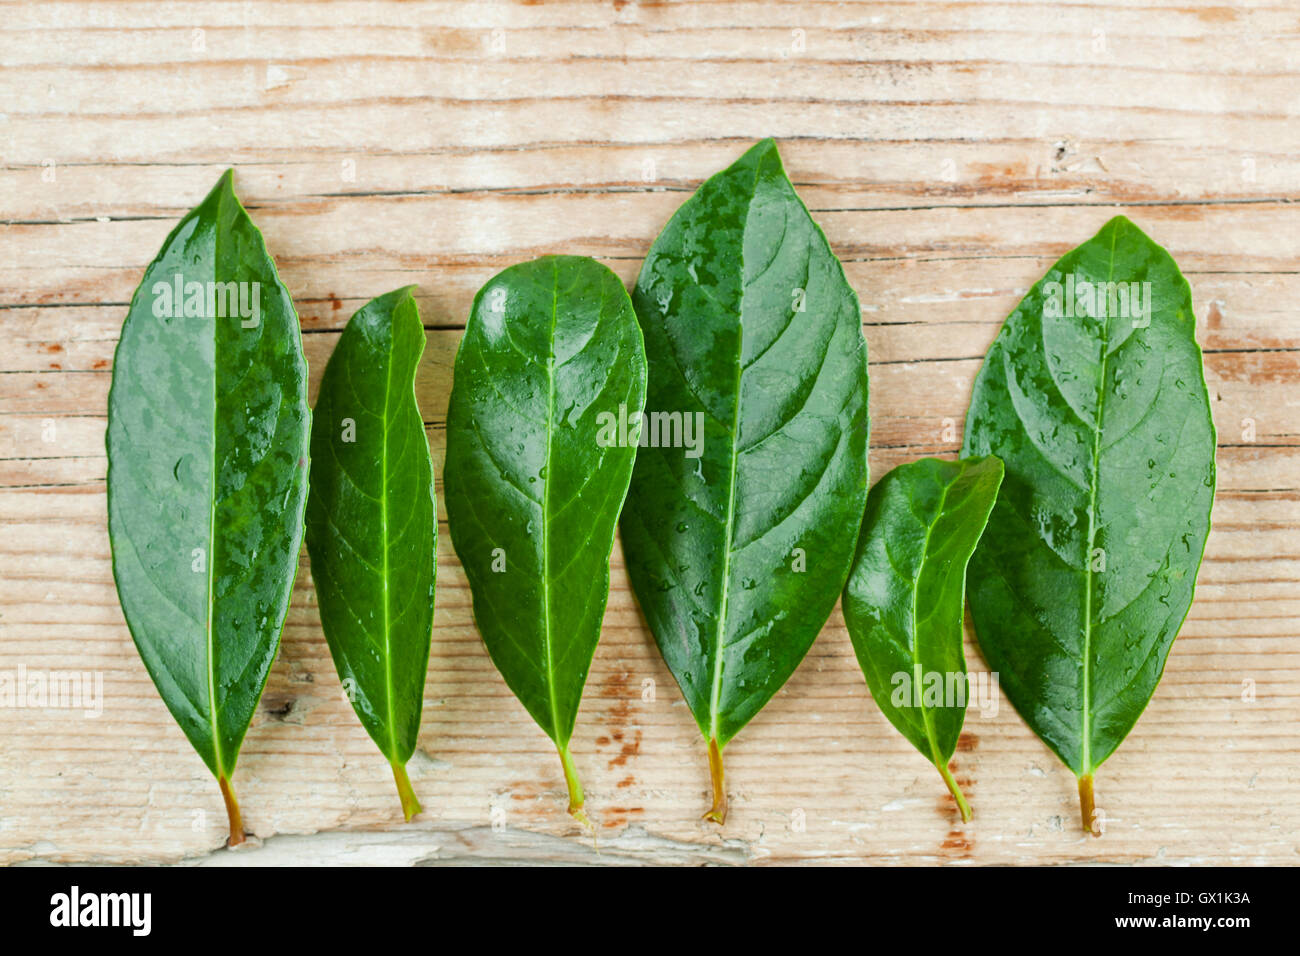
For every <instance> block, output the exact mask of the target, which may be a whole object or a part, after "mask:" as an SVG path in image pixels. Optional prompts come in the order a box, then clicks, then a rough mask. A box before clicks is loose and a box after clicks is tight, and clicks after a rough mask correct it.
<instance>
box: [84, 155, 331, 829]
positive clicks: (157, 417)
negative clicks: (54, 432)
mask: <svg viewBox="0 0 1300 956" xmlns="http://www.w3.org/2000/svg"><path fill="white" fill-rule="evenodd" d="M178 288H179V290H180V292H179V294H178V293H177V289H178ZM309 422H310V413H309V412H308V410H307V369H306V363H305V362H304V360H303V354H302V338H301V334H300V332H299V328H298V316H297V313H296V312H295V311H294V308H293V302H292V301H291V300H290V298H289V293H288V291H287V290H286V289H285V287H284V286H283V285H282V284H281V282H280V279H279V277H278V276H277V275H276V271H275V264H274V263H273V262H272V261H271V257H270V256H269V255H267V252H266V246H265V244H264V243H263V241H262V235H261V233H260V232H258V230H257V227H256V226H254V225H253V223H252V220H250V219H249V218H248V214H247V213H246V212H245V211H244V209H243V207H242V206H241V205H240V204H239V200H238V199H236V198H235V193H234V190H233V188H232V186H231V174H230V172H227V173H226V174H225V175H223V176H222V177H221V179H220V180H219V181H218V182H217V185H216V187H215V188H214V189H213V190H212V192H211V193H209V194H208V197H207V198H206V199H204V200H203V202H202V203H200V204H199V205H198V207H196V208H195V209H194V210H193V211H192V212H190V213H189V214H188V215H186V216H185V218H184V219H182V220H181V221H180V223H179V225H177V226H176V228H175V229H174V230H172V233H171V235H170V236H168V237H167V241H166V242H165V243H163V247H162V251H161V252H159V254H158V257H157V258H156V259H155V260H154V261H153V262H152V263H151V264H150V266H149V268H148V269H147V270H146V271H145V274H144V279H143V281H141V283H140V286H139V288H138V289H136V291H135V295H134V297H133V298H132V300H131V308H130V311H129V312H128V313H127V317H126V321H125V323H124V324H123V326H122V337H121V340H120V341H119V343H118V346H117V352H116V355H115V357H114V360H113V387H112V391H111V392H110V393H109V397H108V434H107V440H106V444H107V449H108V526H109V539H110V541H111V543H112V548H113V575H114V578H115V579H116V581H117V591H118V596H119V598H120V600H121V603H122V610H123V612H124V614H125V615H126V621H127V624H128V625H129V626H130V629H131V635H132V637H133V638H134V639H135V643H136V647H138V648H139V650H140V656H141V657H142V658H143V659H144V663H145V666H146V667H147V668H148V670H149V674H150V676H152V677H153V681H154V683H155V684H156V685H157V687H158V691H159V693H160V694H161V695H162V698H163V701H164V702H165V703H166V704H167V707H168V709H169V710H170V711H171V712H172V716H173V717H175V718H176V721H177V723H179V724H180V725H181V729H182V730H183V731H185V735H186V736H187V737H188V738H189V740H190V743H192V744H193V745H194V749H195V750H197V751H198V753H199V756H200V757H202V758H203V762H204V763H206V764H207V765H208V768H209V769H210V770H211V771H212V773H213V774H214V775H215V776H216V777H217V781H218V783H219V785H220V787H221V791H222V794H223V796H224V797H225V799H226V809H227V811H228V812H229V814H230V823H231V834H230V842H231V843H232V844H234V843H238V842H240V841H241V840H242V839H243V829H242V824H241V822H240V818H239V806H238V803H237V802H236V801H235V797H234V792H233V790H231V788H230V775H231V773H232V772H233V771H234V769H235V761H236V759H237V758H238V756H239V746H240V743H241V742H242V741H243V739H244V734H245V733H246V732H247V730H248V724H249V721H250V720H251V719H252V717H253V711H254V710H255V709H256V707H257V701H258V699H259V698H260V697H261V695H262V688H263V686H264V685H265V683H266V678H267V674H268V673H269V672H270V669H271V663H272V662H273V661H274V660H275V655H276V650H277V648H278V647H279V643H280V630H281V627H282V626H283V624H284V616H285V611H286V610H287V608H288V606H289V595H290V592H291V591H292V589H293V579H294V574H295V573H296V571H297V567H298V549H299V546H300V545H301V543H302V530H303V524H302V514H303V499H304V498H305V496H306V493H307V442H308V430H309Z"/></svg>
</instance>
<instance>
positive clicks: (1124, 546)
mask: <svg viewBox="0 0 1300 956" xmlns="http://www.w3.org/2000/svg"><path fill="white" fill-rule="evenodd" d="M1108 283H1123V286H1122V287H1121V286H1118V285H1106V284H1108ZM1121 288H1123V290H1124V291H1125V293H1126V295H1125V297H1124V298H1123V299H1121V298H1120V297H1119V294H1118V292H1119V290H1120V289H1121ZM1112 292H1114V293H1115V295H1114V296H1113V297H1112V295H1111V293H1112ZM1214 441H1215V438H1214V425H1213V423H1212V421H1211V419H1210V401H1209V394H1208V392H1207V390H1206V387H1205V377H1204V373H1203V372H1202V367H1201V350H1200V348H1199V346H1198V345H1197V344H1196V320H1195V317H1194V316H1193V315H1192V296H1191V290H1190V289H1189V288H1188V286H1187V281H1186V280H1185V279H1184V278H1183V276H1182V274H1181V273H1180V272H1179V271H1178V266H1177V265H1176V264H1175V263H1174V261H1173V259H1172V258H1170V256H1169V254H1168V253H1167V252H1165V251H1164V250H1163V249H1162V248H1160V247H1159V246H1158V245H1156V244H1155V243H1154V242H1152V241H1151V240H1150V239H1149V238H1147V236H1145V235H1144V234H1143V233H1142V232H1141V230H1139V229H1138V228H1137V226H1135V225H1133V223H1131V222H1129V221H1128V220H1127V219H1125V218H1123V217H1122V216H1121V217H1116V218H1114V219H1112V220H1111V221H1110V222H1108V223H1107V224H1106V225H1105V226H1104V227H1103V228H1102V230H1101V232H1099V233H1097V235H1096V236H1095V237H1094V238H1092V239H1090V240H1089V241H1088V242H1085V243H1084V244H1083V245H1081V246H1079V247H1078V248H1077V249H1075V250H1073V251H1072V252H1070V253H1067V254H1066V255H1065V256H1064V257H1063V258H1062V259H1061V260H1060V261H1059V262H1057V263H1056V264H1055V265H1054V266H1052V268H1051V269H1050V270H1049V271H1048V273H1047V275H1046V276H1044V277H1043V279H1042V280H1041V281H1040V282H1039V283H1038V284H1037V285H1035V286H1034V287H1033V288H1032V289H1031V290H1030V291H1029V294H1028V295H1026V296H1025V298H1024V299H1023V300H1022V301H1021V303H1020V305H1019V306H1017V307H1016V310H1015V311H1014V312H1012V313H1011V315H1010V316H1009V317H1008V318H1007V320H1006V323H1005V324H1004V325H1003V326H1002V331H1001V332H1000V333H999V334H998V337H997V339H996V340H995V341H994V343H993V345H992V347H991V348H990V349H989V353H988V356H987V358H986V359H985V360H984V367H983V368H982V369H981V370H980V373H979V377H978V378H977V379H976V381H975V390H974V395H973V397H972V399H971V407H970V414H969V416H968V417H967V420H966V439H965V447H964V449H963V454H967V455H973V454H978V455H984V454H994V455H997V456H999V457H1000V458H1001V459H1002V460H1003V461H1004V462H1005V464H1006V479H1005V481H1004V482H1003V485H1002V493H1001V494H1000V495H999V497H998V502H997V505H996V506H995V508H994V510H993V515H992V517H991V518H990V520H989V525H988V530H986V531H985V533H984V537H983V538H982V539H981V541H980V545H979V547H978V549H976V552H975V556H974V558H973V559H972V561H971V565H970V571H969V575H968V578H969V580H968V585H969V593H970V606H971V614H972V617H973V619H974V623H975V631H976V634H977V635H978V639H979V643H980V647H981V649H982V650H983V652H984V656H985V658H986V659H987V661H988V663H989V666H990V667H991V668H992V669H993V670H994V671H996V672H998V673H999V674H1000V680H1001V686H1002V687H1003V689H1005V690H1006V692H1007V696H1008V697H1009V698H1010V699H1011V703H1012V704H1014V705H1015V707H1016V710H1018V711H1019V712H1020V715H1021V716H1022V717H1023V718H1024V719H1025V720H1026V722H1028V724H1029V726H1030V727H1031V728H1033V730H1034V732H1035V733H1036V734H1038V736H1039V737H1041V738H1042V739H1043V742H1044V743H1046V744H1047V746H1048V747H1050V748H1051V749H1052V750H1053V751H1054V752H1055V753H1056V755H1057V756H1058V757H1060V758H1061V760H1062V761H1063V762H1064V763H1065V765H1066V766H1067V767H1069V768H1070V769H1071V770H1072V771H1074V773H1075V774H1076V775H1077V776H1078V778H1079V794H1080V801H1081V810H1082V814H1083V825H1084V828H1085V829H1087V830H1093V831H1094V832H1096V830H1095V829H1094V822H1095V821H1094V812H1093V809H1094V808H1093V795H1092V781H1093V772H1094V771H1095V770H1096V769H1097V767H1098V766H1100V765H1101V763H1102V761H1104V760H1105V759H1106V758H1107V757H1108V756H1110V754H1111V753H1112V752H1114V750H1115V748H1116V747H1118V746H1119V744H1120V742H1121V741H1122V740H1123V739H1124V737H1125V736H1126V735H1127V734H1128V732H1129V731H1130V730H1131V729H1132V727H1133V725H1134V723H1136V722H1137V719H1138V717H1139V716H1140V715H1141V714H1142V711H1143V710H1144V709H1145V707H1146V705H1147V702H1148V701H1149V700H1150V698H1151V694H1152V693H1153V692H1154V691H1155V687H1156V684H1157V683H1158V682H1159V680H1160V675H1161V673H1162V672H1163V671H1164V666H1165V658H1166V657H1167V656H1168V654H1169V648H1170V646H1171V645H1172V643H1173V640H1174V638H1175V636H1177V634H1178V629H1179V628H1180V627H1181V626H1182V622H1183V619H1184V617H1185V616H1186V614H1187V610H1188V608H1189V607H1190V606H1191V603H1192V590H1193V588H1194V586H1195V583H1196V572H1197V568H1198V567H1199V566H1200V562H1201V554H1202V552H1203V550H1204V548H1205V539H1206V536H1207V534H1208V533H1209V528H1210V506H1211V504H1212V502H1213V499H1214V482H1215V466H1214Z"/></svg>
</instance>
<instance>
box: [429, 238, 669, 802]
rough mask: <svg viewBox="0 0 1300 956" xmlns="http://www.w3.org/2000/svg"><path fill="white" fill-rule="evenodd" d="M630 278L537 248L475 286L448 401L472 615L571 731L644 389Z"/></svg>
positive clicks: (561, 742)
mask: <svg viewBox="0 0 1300 956" xmlns="http://www.w3.org/2000/svg"><path fill="white" fill-rule="evenodd" d="M645 376H646V371H645V354H644V351H643V348H642V343H641V332H640V330H639V329H638V328H637V324H636V317H635V315H634V314H633V312H632V303H631V302H630V301H629V299H628V295H627V290H625V289H624V288H623V284H622V283H621V282H620V281H619V279H618V277H617V276H616V275H614V273H612V272H610V271H609V269H607V268H605V267H604V266H603V265H601V264H600V263H598V262H596V261H594V260H592V259H587V258H583V257H577V256H548V257H546V258H542V259H537V260H534V261H532V262H526V263H522V264H520V265H516V266H511V267H510V268H509V269H506V270H505V271H504V272H501V273H500V274H498V275H497V276H495V277H494V278H492V279H491V280H490V281H489V282H488V283H487V285H485V286H484V287H483V288H482V289H480V290H479V293H478V295H477V296H476V297H475V299H474V307H473V310H472V311H471V313H470V317H469V322H468V323H467V325H466V329H465V337H464V339H463V340H462V341H461V344H460V350H459V351H458V352H457V354H456V368H455V378H454V384H453V386H452V392H451V403H450V407H449V408H448V411H447V465H446V469H445V472H444V480H445V482H446V487H445V492H446V497H447V520H448V527H449V530H450V532H451V538H452V543H453V544H454V545H455V548H456V554H457V555H458V556H459V558H460V561H461V564H462V565H463V566H464V568H465V575H466V577H468V578H469V583H470V588H471V590H472V591H473V595H474V619H475V621H476V622H477V624H478V629H479V633H480V634H482V636H483V643H484V644H485V645H486V646H487V650H488V654H489V655H490V656H491V658H492V661H493V663H494V664H496V666H497V669H498V670H499V671H500V672H501V675H502V676H503V677H504V678H505V681H506V684H507V685H509V687H510V689H511V690H512V691H513V692H514V694H515V696H516V697H518V698H519V700H520V701H521V702H522V703H523V705H524V707H525V708H527V710H528V712H529V714H531V715H532V717H533V719H534V720H536V721H537V723H538V725H539V726H540V727H541V728H542V730H544V731H545V732H546V734H547V736H549V737H550V738H551V740H552V741H554V742H555V745H556V748H557V749H558V750H559V753H560V759H561V762H562V764H563V768H564V775H565V780H566V782H567V783H568V786H569V812H570V813H572V814H573V815H574V816H575V817H576V818H578V819H579V820H582V821H584V822H585V821H586V817H585V816H584V815H583V809H582V807H583V795H582V786H581V784H580V783H579V782H578V778H577V773H576V771H575V769H574V766H573V760H572V758H571V756H570V754H569V740H570V738H571V737H572V734H573V727H574V722H575V720H576V717H577V713H578V705H579V704H580V703H581V700H582V688H583V685H584V684H585V683H586V680H587V671H588V670H589V669H590V667H591V660H592V655H593V654H594V653H595V650H596V642H597V641H598V640H599V639H600V625H601V619H602V618H603V616H604V613H605V602H606V599H607V598H608V596H609V556H610V551H611V549H612V548H613V545H614V528H615V524H616V522H617V520H618V513H619V509H620V508H621V507H622V505H623V500H624V498H625V497H626V495H627V486H628V481H629V480H630V478H631V475H632V462H633V460H634V458H635V457H636V443H637V438H638V435H639V419H640V413H641V409H642V406H643V405H644V402H645Z"/></svg>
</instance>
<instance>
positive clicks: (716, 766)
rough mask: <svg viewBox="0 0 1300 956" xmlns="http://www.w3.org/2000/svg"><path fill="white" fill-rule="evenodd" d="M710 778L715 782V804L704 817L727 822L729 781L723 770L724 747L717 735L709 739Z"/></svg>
mask: <svg viewBox="0 0 1300 956" xmlns="http://www.w3.org/2000/svg"><path fill="white" fill-rule="evenodd" d="M709 779H710V780H711V781H712V782H713V806H712V807H710V808H709V812H708V813H706V814H704V819H706V820H712V821H713V822H714V823H717V824H719V825H721V824H723V823H726V822H727V782H726V778H725V776H724V774H723V772H722V748H721V747H719V746H718V741H717V738H716V737H713V738H710V739H709Z"/></svg>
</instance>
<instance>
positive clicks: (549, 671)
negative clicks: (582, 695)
mask: <svg viewBox="0 0 1300 956" xmlns="http://www.w3.org/2000/svg"><path fill="white" fill-rule="evenodd" d="M551 266H552V273H551V325H550V336H549V337H548V339H547V341H548V342H549V344H550V350H549V353H548V354H547V356H546V461H545V464H544V465H543V467H544V468H545V469H546V477H545V478H543V479H542V621H543V624H544V630H543V635H544V642H543V643H544V645H545V647H546V691H547V697H548V698H549V700H550V705H551V732H552V733H553V734H554V735H555V742H556V744H557V745H559V746H561V747H563V746H564V745H565V744H567V743H568V741H561V740H560V736H561V734H560V713H559V706H558V704H557V702H556V699H555V659H554V655H553V653H552V649H551V531H550V525H551V521H550V514H551V438H552V436H553V434H554V430H555V321H556V313H557V311H558V310H559V296H560V263H559V260H558V259H552V260H551Z"/></svg>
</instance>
